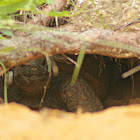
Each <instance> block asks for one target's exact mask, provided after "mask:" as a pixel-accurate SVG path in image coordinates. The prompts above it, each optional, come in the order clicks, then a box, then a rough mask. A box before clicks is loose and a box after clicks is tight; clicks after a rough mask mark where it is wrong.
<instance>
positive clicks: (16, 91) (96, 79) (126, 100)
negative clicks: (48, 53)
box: [0, 55, 140, 111]
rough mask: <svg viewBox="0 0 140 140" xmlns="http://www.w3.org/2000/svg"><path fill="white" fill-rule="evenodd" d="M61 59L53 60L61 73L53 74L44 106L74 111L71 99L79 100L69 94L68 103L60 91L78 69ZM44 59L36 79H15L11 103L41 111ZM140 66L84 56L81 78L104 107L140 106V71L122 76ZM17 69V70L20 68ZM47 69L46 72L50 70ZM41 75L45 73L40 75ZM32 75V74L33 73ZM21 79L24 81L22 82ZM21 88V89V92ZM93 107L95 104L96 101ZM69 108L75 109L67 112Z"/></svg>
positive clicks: (134, 62)
mask: <svg viewBox="0 0 140 140" xmlns="http://www.w3.org/2000/svg"><path fill="white" fill-rule="evenodd" d="M59 56H60V55H58V57H57V55H56V57H53V59H52V60H55V59H56V61H54V62H55V63H56V65H54V66H57V67H58V68H59V72H58V75H57V76H53V75H52V77H51V80H50V81H51V82H50V83H49V85H48V87H49V88H48V89H47V93H46V95H45V98H44V102H43V103H42V107H46V106H47V107H50V108H54V109H61V110H65V111H74V109H73V105H72V106H71V104H72V99H74V100H75V102H76V101H77V100H78V99H77V98H80V97H78V96H77V97H75V96H74V97H71V96H72V95H73V94H70V95H69V93H68V96H69V99H68V100H67V99H66V97H63V95H61V96H60V93H59V92H60V91H61V86H63V88H65V86H64V85H62V84H64V83H66V82H67V81H66V80H67V77H72V74H73V71H74V68H75V67H74V64H71V63H70V62H69V61H68V60H66V61H64V60H65V59H61V57H62V58H64V56H60V58H59ZM68 56H69V57H70V58H72V59H73V60H76V59H77V56H74V55H68ZM42 59H45V58H41V62H40V61H39V63H38V62H37V65H36V69H35V68H34V69H35V70H37V71H38V70H39V71H40V72H39V74H38V72H37V75H36V76H33V77H30V76H29V77H26V75H24V72H21V75H18V80H15V79H16V78H15V77H14V82H13V84H12V85H10V86H9V87H8V101H9V102H17V103H21V104H24V105H27V106H28V107H30V108H31V109H33V110H38V109H39V105H40V101H41V98H42V96H43V92H44V88H43V89H42V90H40V89H39V88H41V87H44V85H45V84H46V81H47V80H46V77H45V75H46V74H47V78H48V73H45V72H44V71H41V70H42V69H41V68H43V69H44V60H43V61H42ZM31 62H32V61H31ZM42 62H43V63H42ZM34 64H36V63H34ZM139 64H140V60H138V59H115V58H110V57H104V56H98V55H85V59H84V62H83V64H82V68H81V71H80V76H79V77H82V78H83V79H84V81H85V83H86V84H88V85H89V87H90V88H91V89H92V90H93V91H94V92H95V94H96V96H97V97H98V98H99V100H100V101H101V102H102V104H103V106H104V108H108V107H111V106H121V105H128V104H133V103H140V85H139V83H140V82H139V81H140V72H137V73H135V74H134V75H131V76H129V77H128V78H125V79H123V78H122V74H123V73H124V72H126V71H128V70H130V69H132V68H134V67H135V66H137V65H139ZM41 65H43V67H41ZM22 67H23V65H21V68H22ZM25 67H26V66H25ZM25 67H24V68H25ZM15 68H16V69H17V67H15ZM15 68H14V69H15ZM45 68H46V69H47V67H45ZM46 69H45V71H46ZM12 70H13V69H12ZM24 70H26V69H24ZM27 70H28V68H27ZM28 72H29V70H28ZM40 73H42V74H41V75H40ZM30 74H31V75H32V74H33V72H32V71H30ZM21 78H23V79H22V80H21ZM35 78H36V79H37V80H36V79H35ZM20 80H21V81H20ZM24 82H25V83H26V84H25V85H27V86H29V88H27V89H25V87H24V86H25V85H24ZM30 82H31V83H30ZM32 83H33V85H32ZM79 86H80V84H79ZM20 87H22V88H21V89H20ZM82 88H83V87H81V88H79V89H80V90H82ZM23 90H24V91H23ZM29 90H30V91H29ZM76 90H77V89H74V90H73V91H75V92H77V91H76ZM84 90H85V91H84V92H86V88H84ZM27 91H29V92H30V93H31V94H32V92H35V95H31V94H30V93H28V94H30V96H29V95H28V94H27ZM37 92H40V94H37V95H36V93H37ZM87 92H88V90H87ZM0 96H1V98H3V79H2V78H1V90H0ZM86 97H87V96H85V98H84V97H82V98H84V100H86ZM87 98H88V97H87ZM64 100H65V101H64ZM79 100H80V99H79ZM67 102H70V105H69V106H68V105H67ZM46 104H47V105H46ZM93 104H95V102H94V103H93ZM70 107H71V108H72V109H67V108H70ZM89 111H90V110H89Z"/></svg>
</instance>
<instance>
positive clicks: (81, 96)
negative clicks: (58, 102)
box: [60, 77, 103, 112]
mask: <svg viewBox="0 0 140 140" xmlns="http://www.w3.org/2000/svg"><path fill="white" fill-rule="evenodd" d="M70 82H71V78H68V79H67V80H65V82H64V83H63V84H62V87H61V90H60V94H61V97H62V99H63V101H64V102H65V104H66V106H67V111H70V112H75V111H76V110H77V109H78V108H82V111H83V112H87V111H89V112H94V111H99V110H102V109H103V105H102V103H101V102H100V100H99V99H98V97H97V96H96V95H95V93H94V91H93V90H92V89H91V87H90V86H89V85H88V84H87V83H86V82H85V81H84V80H83V79H82V78H81V77H80V78H78V79H77V81H76V83H75V84H74V85H73V86H71V85H70Z"/></svg>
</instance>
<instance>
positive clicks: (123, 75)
mask: <svg viewBox="0 0 140 140" xmlns="http://www.w3.org/2000/svg"><path fill="white" fill-rule="evenodd" d="M138 71H140V65H138V66H136V67H134V68H133V69H131V70H129V71H127V72H125V73H123V74H122V78H127V77H128V76H131V75H133V74H134V73H136V72H138Z"/></svg>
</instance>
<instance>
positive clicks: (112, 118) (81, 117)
mask: <svg viewBox="0 0 140 140" xmlns="http://www.w3.org/2000/svg"><path fill="white" fill-rule="evenodd" d="M139 116H140V105H130V106H122V107H112V108H109V109H106V110H104V111H101V112H97V113H84V114H81V113H80V111H79V112H77V113H76V114H74V113H66V112H62V111H58V110H48V109H43V110H41V111H40V112H39V113H38V112H35V111H31V110H30V109H28V108H27V107H25V106H22V105H18V104H15V103H10V104H8V105H7V106H4V105H0V139H6V140H9V139H12V140H13V139H14V140H20V139H26V140H27V139H34V140H35V139H37V140H38V139H39V140H42V139H45V140H46V139H51V140H58V139H61V140H63V139H64V140H66V139H67V140H75V139H76V140H78V139H79V140H87V139H91V140H93V139H94V140H112V139H114V140H118V139H119V140H125V139H127V140H132V139H135V140H138V139H139V138H140V133H139V126H140V117H139Z"/></svg>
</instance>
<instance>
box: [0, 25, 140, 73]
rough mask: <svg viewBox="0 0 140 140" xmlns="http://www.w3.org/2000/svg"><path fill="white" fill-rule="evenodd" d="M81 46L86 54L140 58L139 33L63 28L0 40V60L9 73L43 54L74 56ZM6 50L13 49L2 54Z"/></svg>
mask: <svg viewBox="0 0 140 140" xmlns="http://www.w3.org/2000/svg"><path fill="white" fill-rule="evenodd" d="M82 46H85V47H86V49H85V53H86V54H98V55H103V56H109V57H115V58H138V59H140V33H128V32H124V33H119V32H113V31H109V30H104V29H90V30H87V31H84V32H73V31H68V30H67V29H64V28H63V29H57V30H56V29H48V30H45V31H44V30H42V31H35V32H34V33H32V34H23V33H20V32H15V34H14V35H13V37H12V38H11V39H7V40H1V41H0V60H1V61H2V62H3V63H4V64H5V66H6V68H7V70H9V69H10V68H12V67H13V66H16V65H19V64H22V63H25V62H27V61H29V60H32V59H35V58H38V57H42V56H44V54H47V55H48V56H51V55H54V54H63V53H67V54H78V53H79V51H80V50H81V48H82ZM10 47H12V48H13V49H12V50H11V51H7V52H6V51H5V50H6V49H7V50H8V49H9V48H10ZM0 70H1V73H0V74H3V72H4V71H3V70H2V68H1V69H0Z"/></svg>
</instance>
